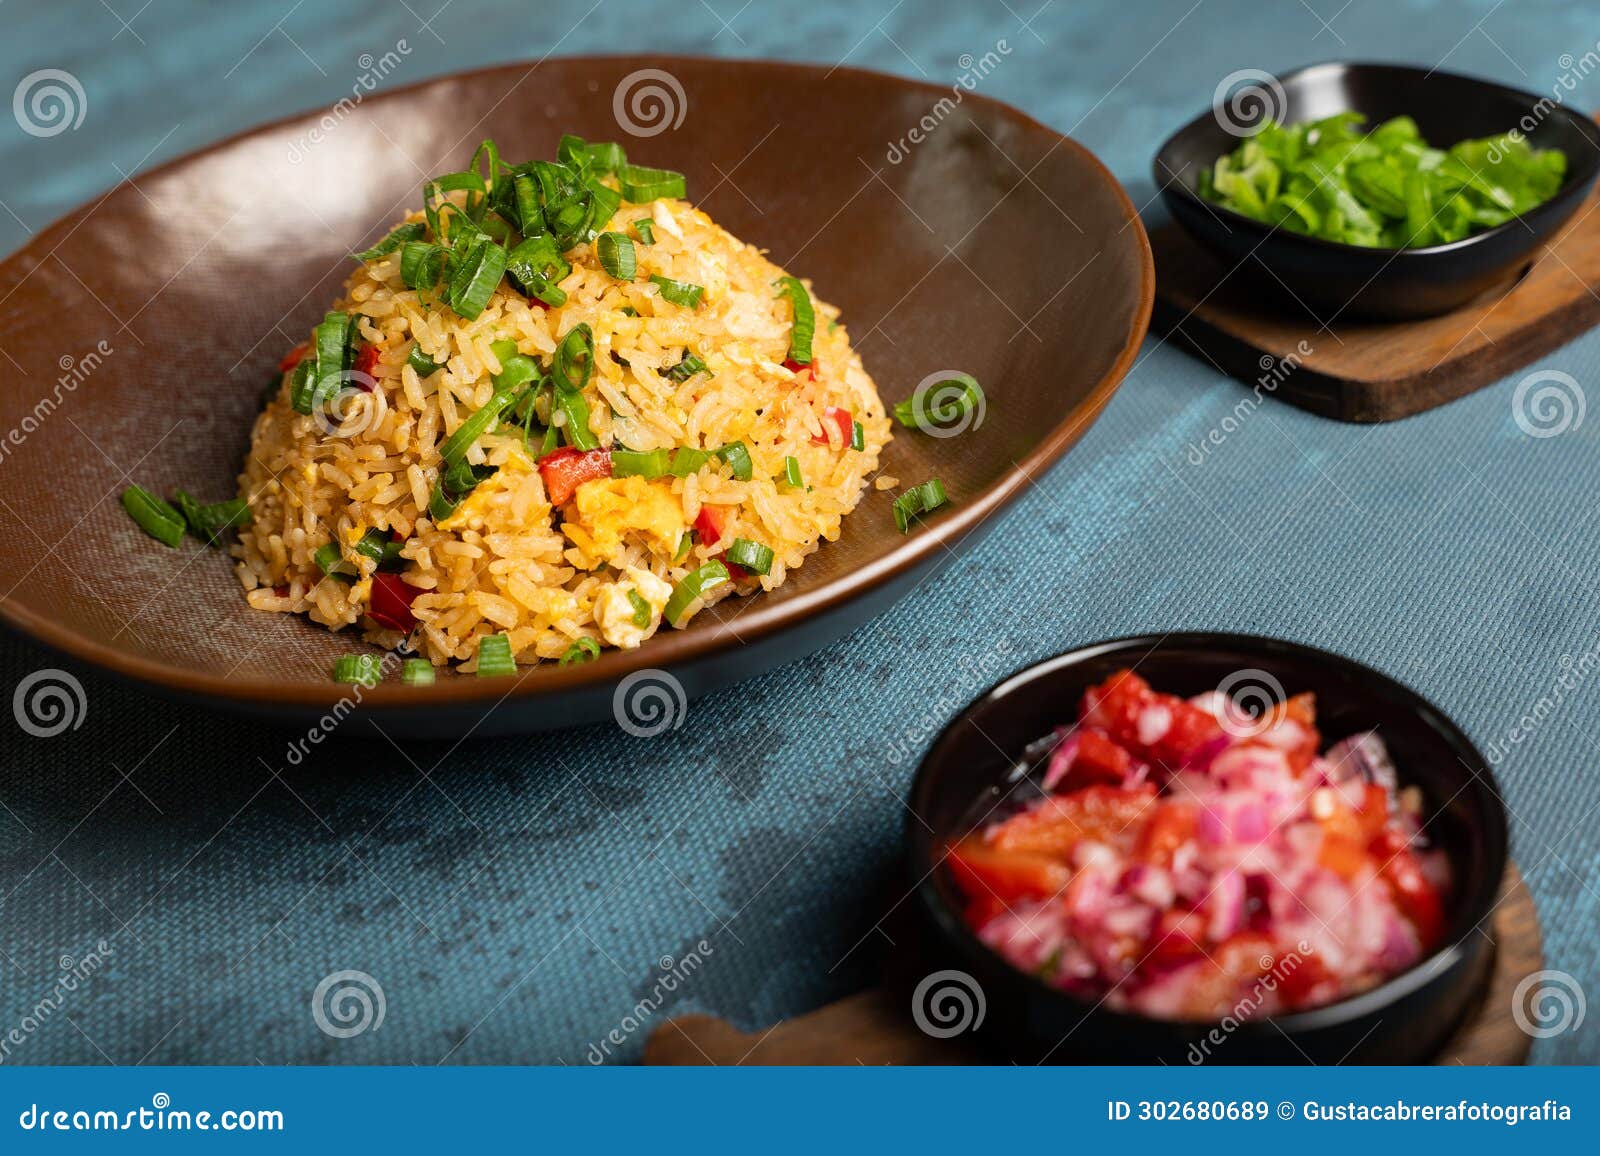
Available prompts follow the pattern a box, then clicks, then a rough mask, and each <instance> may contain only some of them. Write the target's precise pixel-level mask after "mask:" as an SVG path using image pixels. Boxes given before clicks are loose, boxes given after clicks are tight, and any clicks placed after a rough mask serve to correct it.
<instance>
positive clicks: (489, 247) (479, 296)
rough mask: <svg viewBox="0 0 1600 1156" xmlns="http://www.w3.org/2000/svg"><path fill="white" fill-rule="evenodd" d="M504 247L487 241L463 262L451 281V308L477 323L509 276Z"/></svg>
mask: <svg viewBox="0 0 1600 1156" xmlns="http://www.w3.org/2000/svg"><path fill="white" fill-rule="evenodd" d="M506 263H507V256H506V251H505V247H504V246H502V245H497V244H495V242H493V241H484V242H483V243H482V244H480V245H479V246H478V247H477V248H476V249H474V250H473V251H472V253H471V254H470V255H469V256H468V257H467V259H466V260H465V261H463V262H462V263H461V267H460V269H458V270H457V271H456V275H455V278H454V279H453V280H452V281H451V282H450V308H452V309H454V310H455V311H456V312H457V313H458V314H460V315H461V316H462V317H464V318H465V319H466V320H468V321H475V320H477V317H478V315H479V314H480V313H482V312H483V309H484V306H486V305H488V304H489V298H490V297H492V296H494V291H495V289H497V288H498V287H499V285H500V278H502V277H504V276H505V274H506Z"/></svg>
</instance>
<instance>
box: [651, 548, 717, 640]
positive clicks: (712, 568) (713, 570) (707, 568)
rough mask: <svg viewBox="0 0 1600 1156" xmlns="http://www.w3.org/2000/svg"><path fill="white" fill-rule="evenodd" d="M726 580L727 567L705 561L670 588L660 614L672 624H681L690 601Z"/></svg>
mask: <svg viewBox="0 0 1600 1156" xmlns="http://www.w3.org/2000/svg"><path fill="white" fill-rule="evenodd" d="M727 581H729V577H728V568H727V567H726V566H724V565H723V564H722V563H721V562H717V561H711V562H707V563H706V564H705V565H704V566H701V567H700V568H698V569H696V570H691V571H690V572H689V573H688V574H686V575H684V577H683V580H682V581H680V582H679V583H678V584H677V585H676V586H674V587H673V588H672V596H671V597H670V598H668V599H667V605H666V609H664V610H663V611H662V615H663V616H664V617H665V618H666V620H667V621H668V622H670V623H672V625H674V626H681V625H682V624H683V620H684V617H685V615H686V613H687V611H688V609H689V607H690V605H691V604H692V603H694V602H695V601H696V600H697V599H700V598H704V597H705V596H706V595H707V594H710V593H711V592H712V591H713V590H715V589H716V588H717V587H718V586H721V585H722V584H723V583H724V582H727Z"/></svg>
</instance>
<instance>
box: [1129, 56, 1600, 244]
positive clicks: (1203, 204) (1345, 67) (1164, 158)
mask: <svg viewBox="0 0 1600 1156" xmlns="http://www.w3.org/2000/svg"><path fill="white" fill-rule="evenodd" d="M1356 70H1362V71H1375V72H1399V73H1406V74H1409V75H1411V76H1414V77H1419V78H1426V77H1428V76H1446V77H1450V78H1451V79H1453V80H1459V81H1463V82H1465V83H1467V84H1471V85H1475V86H1477V87H1479V88H1481V89H1484V90H1487V91H1494V92H1497V93H1499V94H1501V95H1505V96H1512V97H1516V98H1517V99H1518V100H1522V101H1526V102H1527V103H1528V104H1529V105H1532V106H1534V107H1537V106H1538V105H1539V103H1540V102H1541V101H1543V100H1545V99H1547V98H1546V97H1542V96H1539V95H1537V94H1536V93H1532V92H1529V91H1527V90H1526V89H1521V88H1514V87H1512V86H1511V85H1508V84H1501V83H1500V82H1499V81H1496V80H1485V79H1484V78H1482V77H1479V76H1471V75H1468V74H1467V73H1464V72H1452V71H1450V70H1449V69H1443V68H1434V69H1425V68H1422V67H1419V66H1418V65H1414V64H1405V63H1400V62H1394V61H1382V60H1322V61H1317V62H1316V63H1314V64H1304V65H1301V66H1300V67H1298V68H1292V69H1290V70H1288V71H1287V72H1274V73H1271V76H1272V78H1273V79H1274V80H1276V81H1278V82H1279V83H1280V84H1281V83H1284V82H1286V81H1289V80H1293V79H1296V78H1298V77H1300V76H1303V75H1305V74H1307V73H1313V72H1321V71H1330V72H1331V71H1339V72H1350V71H1356ZM1216 108H1217V106H1216V104H1215V103H1213V104H1212V105H1211V107H1210V108H1208V109H1206V111H1205V112H1202V113H1201V114H1200V115H1199V116H1196V117H1193V118H1191V119H1189V120H1187V121H1185V122H1184V123H1183V124H1182V125H1181V126H1179V127H1178V128H1177V129H1176V130H1175V131H1173V132H1172V134H1171V135H1169V136H1168V137H1167V138H1166V140H1164V141H1162V142H1161V145H1160V147H1159V148H1157V149H1156V151H1155V155H1154V156H1153V157H1151V160H1150V173H1151V177H1152V179H1153V180H1154V181H1155V185H1156V188H1157V189H1158V190H1159V191H1160V192H1161V194H1162V196H1164V197H1167V196H1170V197H1177V198H1180V199H1182V200H1183V201H1184V202H1186V203H1187V204H1189V205H1191V206H1193V207H1197V208H1201V209H1204V210H1205V211H1206V212H1208V213H1211V214H1212V215H1213V216H1216V217H1217V218H1218V219H1219V220H1221V221H1222V222H1223V223H1224V224H1226V225H1228V226H1230V227H1231V226H1234V225H1237V226H1238V227H1239V228H1241V229H1242V230H1243V231H1245V232H1247V233H1250V234H1253V235H1255V236H1257V237H1259V238H1260V239H1261V241H1263V242H1265V241H1272V242H1274V243H1282V244H1287V245H1295V244H1299V245H1302V246H1304V247H1305V248H1306V249H1307V250H1309V251H1311V252H1316V251H1318V250H1321V251H1323V252H1330V253H1342V254H1345V255H1347V256H1348V255H1350V254H1363V255H1366V256H1371V257H1375V258H1381V259H1383V260H1384V262H1385V263H1387V262H1388V261H1392V260H1397V259H1404V260H1411V259H1415V258H1423V257H1437V256H1442V255H1443V254H1446V253H1456V252H1459V251H1461V250H1462V249H1466V248H1470V247H1472V246H1474V245H1477V244H1479V243H1480V242H1486V241H1487V239H1488V238H1490V237H1498V236H1502V235H1504V234H1505V233H1507V232H1508V231H1510V230H1511V228H1512V226H1514V225H1520V226H1522V227H1524V228H1525V229H1527V228H1529V219H1530V218H1532V217H1534V216H1535V215H1543V214H1545V213H1546V212H1547V211H1548V210H1549V208H1550V206H1552V205H1554V204H1555V203H1556V202H1557V201H1560V200H1563V199H1564V198H1565V197H1567V196H1569V195H1571V194H1572V192H1573V191H1574V190H1575V189H1578V188H1582V187H1585V186H1588V185H1590V184H1592V183H1593V182H1594V181H1595V179H1596V178H1597V177H1600V123H1597V122H1596V121H1595V120H1594V118H1593V117H1591V116H1589V115H1587V114H1585V113H1582V112H1579V111H1576V110H1574V109H1573V108H1572V107H1571V106H1570V105H1568V104H1565V103H1562V104H1554V105H1552V107H1551V112H1550V113H1549V116H1550V117H1560V118H1564V119H1565V120H1567V121H1569V122H1571V123H1572V124H1573V125H1574V126H1575V127H1576V128H1577V130H1578V131H1579V132H1580V133H1583V134H1584V135H1585V136H1587V137H1588V138H1589V140H1590V142H1591V143H1592V144H1593V145H1594V146H1595V147H1594V149H1593V150H1591V151H1589V152H1587V153H1585V154H1583V156H1582V157H1579V158H1573V157H1568V158H1567V160H1568V165H1569V168H1568V170H1567V177H1566V179H1565V180H1564V181H1562V183H1561V187H1560V188H1559V189H1557V190H1556V191H1555V192H1554V193H1553V194H1551V196H1550V197H1549V198H1548V199H1547V200H1544V201H1541V202H1540V203H1539V204H1537V205H1534V206H1533V207H1532V208H1531V209H1529V210H1528V211H1527V212H1524V213H1518V214H1517V215H1516V216H1514V217H1512V218H1511V219H1510V220H1507V221H1502V222H1501V223H1500V224H1498V225H1495V226H1494V227H1492V228H1489V229H1484V230H1483V231H1482V232H1478V233H1469V234H1468V235H1467V236H1465V237H1462V238H1461V239H1460V240H1456V241H1446V242H1443V243H1442V244H1438V245H1420V246H1416V247H1413V248H1398V249H1396V248H1386V247H1383V246H1369V245H1352V244H1350V243H1349V242H1347V241H1329V240H1327V239H1325V238H1323V237H1310V236H1307V235H1306V234H1304V233H1294V232H1290V231H1289V230H1287V229H1283V228H1281V227H1279V226H1277V225H1268V224H1266V223H1265V222H1263V221H1258V220H1256V219H1255V218H1253V217H1247V216H1245V215H1244V214H1243V213H1238V212H1235V211H1234V210H1232V209H1229V208H1227V207H1225V206H1223V205H1218V204H1215V203H1213V202H1211V201H1208V200H1206V199H1205V198H1204V197H1202V196H1200V194H1199V193H1197V192H1195V191H1194V189H1192V188H1190V187H1189V185H1188V184H1187V183H1185V182H1184V181H1183V179H1182V178H1181V177H1180V176H1179V175H1178V170H1177V169H1176V168H1174V167H1173V165H1172V162H1171V160H1170V159H1169V155H1168V154H1169V153H1170V152H1171V150H1172V148H1173V146H1174V145H1175V144H1176V143H1177V140H1178V138H1179V137H1181V136H1183V135H1184V134H1185V133H1187V132H1188V131H1189V130H1190V129H1192V128H1194V127H1195V126H1197V125H1200V124H1202V123H1204V122H1205V121H1207V120H1209V119H1211V118H1212V117H1214V116H1215V115H1216ZM1351 111H1352V112H1359V111H1360V110H1359V109H1351ZM1547 119H1548V117H1547ZM1575 161H1576V162H1578V163H1574V162H1575ZM1527 239H1528V242H1529V244H1530V245H1531V244H1533V243H1536V242H1537V240H1538V238H1537V237H1536V236H1535V235H1533V234H1532V232H1531V231H1530V233H1529V236H1528V238H1527Z"/></svg>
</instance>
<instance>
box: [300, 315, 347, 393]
mask: <svg viewBox="0 0 1600 1156" xmlns="http://www.w3.org/2000/svg"><path fill="white" fill-rule="evenodd" d="M354 334H355V319H354V318H352V317H351V316H350V315H349V314H347V313H338V312H334V313H328V314H326V315H325V316H324V317H323V318H322V321H321V323H319V324H318V325H317V327H316V328H315V329H313V330H312V331H311V349H310V350H309V351H308V352H307V354H306V356H307V357H315V359H316V370H315V375H316V379H315V383H314V384H313V385H312V387H311V408H312V409H313V410H316V409H320V408H322V407H323V406H325V405H327V404H328V402H330V401H332V400H333V399H334V398H335V397H336V396H338V394H339V393H340V391H342V390H343V389H344V387H345V377H344V372H345V370H347V369H349V368H350V343H351V338H352V337H353V336H354Z"/></svg>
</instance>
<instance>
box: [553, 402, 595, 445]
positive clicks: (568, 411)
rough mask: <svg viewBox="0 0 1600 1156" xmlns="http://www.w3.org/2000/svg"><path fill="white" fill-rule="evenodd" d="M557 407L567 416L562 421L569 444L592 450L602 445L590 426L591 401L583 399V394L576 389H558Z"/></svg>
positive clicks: (562, 427)
mask: <svg viewBox="0 0 1600 1156" xmlns="http://www.w3.org/2000/svg"><path fill="white" fill-rule="evenodd" d="M555 407H556V409H557V410H558V411H559V412H560V413H562V414H564V415H565V416H566V419H567V420H566V421H565V422H563V423H562V425H561V432H562V433H564V434H566V435H567V444H568V445H569V446H571V447H572V448H573V449H579V450H592V449H595V448H597V447H598V446H599V445H600V439H599V438H597V437H595V436H594V431H593V430H591V429H590V428H589V403H588V402H587V401H585V400H584V399H583V394H581V393H579V392H578V391H577V390H575V389H574V390H568V389H557V390H556V393H555ZM551 428H552V429H554V428H555V427H554V426H552V427H551ZM550 448H551V449H554V448H555V447H554V446H552V447H550Z"/></svg>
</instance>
